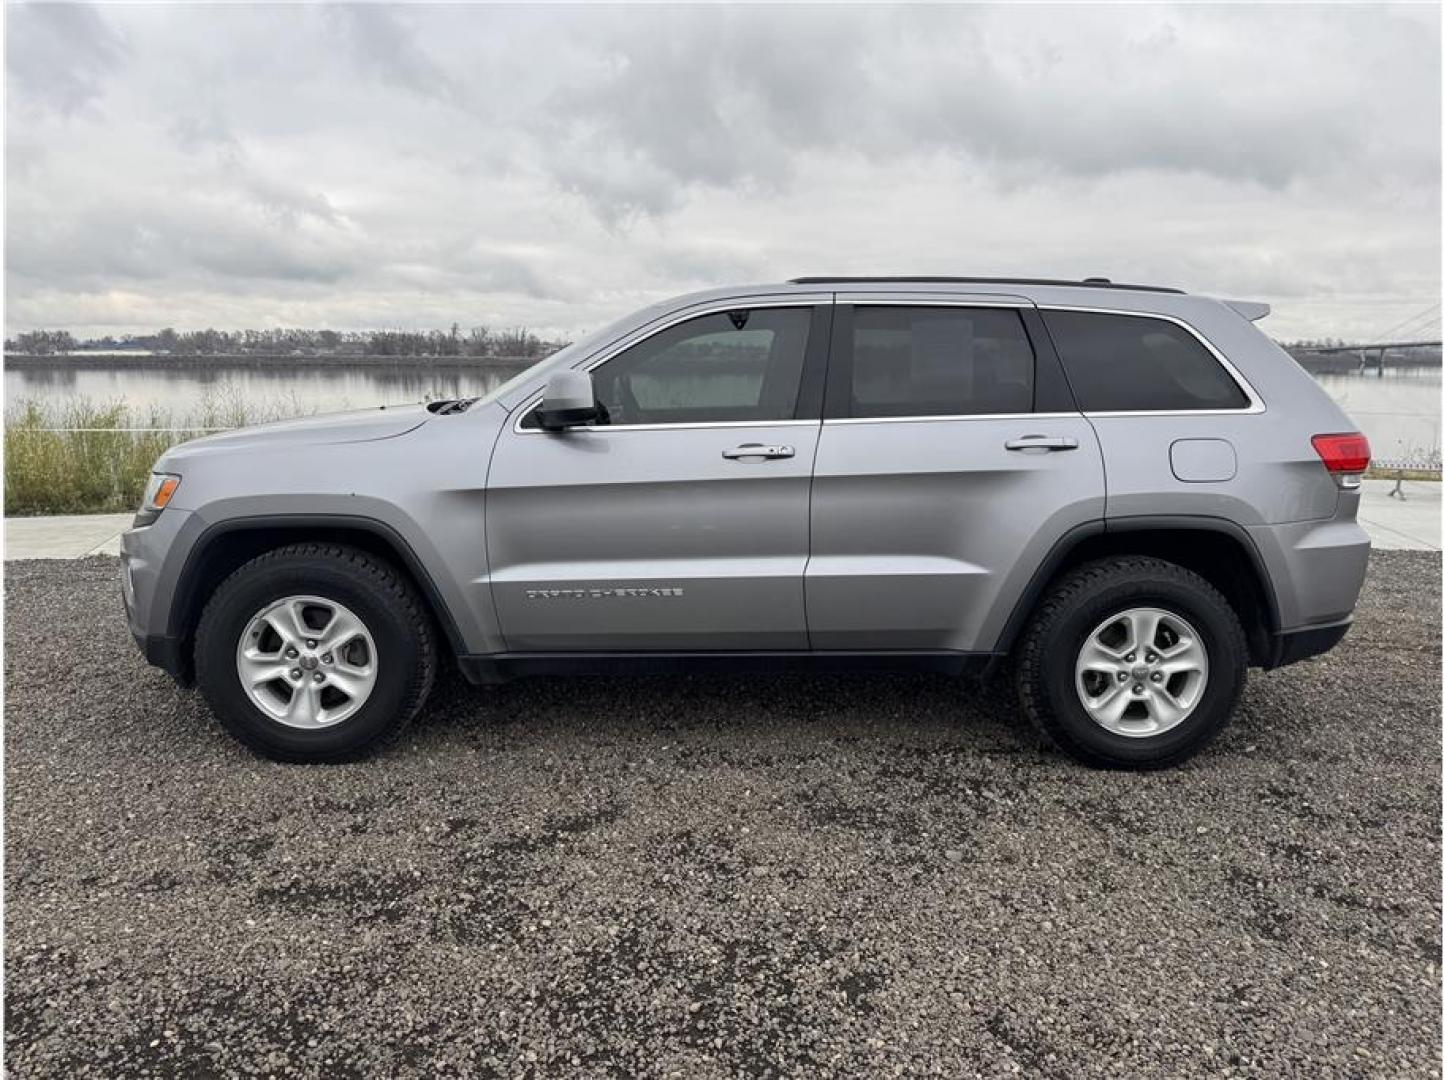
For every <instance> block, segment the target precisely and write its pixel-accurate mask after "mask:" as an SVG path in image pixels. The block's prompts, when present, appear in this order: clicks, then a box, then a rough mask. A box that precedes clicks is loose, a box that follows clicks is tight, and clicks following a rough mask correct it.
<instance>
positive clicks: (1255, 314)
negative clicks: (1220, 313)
mask: <svg viewBox="0 0 1444 1080" xmlns="http://www.w3.org/2000/svg"><path fill="white" fill-rule="evenodd" d="M1224 303H1225V304H1227V305H1228V306H1229V307H1231V308H1233V309H1234V311H1237V312H1238V313H1239V314H1240V315H1242V316H1243V317H1244V318H1245V319H1247V320H1248V321H1249V322H1258V321H1259V320H1260V319H1262V318H1263V317H1264V316H1265V315H1267V314H1268V313H1269V312H1270V311H1271V310H1273V309H1272V308H1270V307H1269V306H1268V305H1267V304H1264V303H1260V302H1259V301H1257V300H1225V301H1224Z"/></svg>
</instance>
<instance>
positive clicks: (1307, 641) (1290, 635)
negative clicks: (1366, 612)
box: [1264, 618, 1354, 670]
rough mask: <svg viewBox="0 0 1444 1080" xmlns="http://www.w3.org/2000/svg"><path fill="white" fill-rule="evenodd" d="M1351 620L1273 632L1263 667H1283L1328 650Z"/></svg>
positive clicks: (1345, 630) (1341, 635)
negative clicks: (1270, 645) (1271, 642)
mask: <svg viewBox="0 0 1444 1080" xmlns="http://www.w3.org/2000/svg"><path fill="white" fill-rule="evenodd" d="M1353 622H1354V620H1353V619H1352V618H1348V619H1344V620H1343V621H1341V622H1336V623H1329V624H1328V625H1327V626H1307V627H1305V628H1304V629H1302V630H1287V631H1284V632H1282V633H1276V634H1274V635H1273V647H1272V649H1271V651H1270V653H1269V659H1268V662H1267V663H1266V664H1264V667H1265V669H1270V670H1271V669H1273V668H1279V667H1284V666H1285V665H1288V664H1295V663H1298V662H1299V661H1300V660H1307V659H1308V658H1309V657H1311V656H1318V655H1320V654H1322V653H1326V652H1328V651H1329V650H1330V649H1332V648H1333V647H1334V646H1335V645H1337V644H1338V643H1339V642H1340V641H1342V640H1343V638H1344V635H1345V634H1347V633H1348V632H1349V627H1350V626H1352V625H1353Z"/></svg>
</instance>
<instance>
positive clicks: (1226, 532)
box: [996, 515, 1280, 667]
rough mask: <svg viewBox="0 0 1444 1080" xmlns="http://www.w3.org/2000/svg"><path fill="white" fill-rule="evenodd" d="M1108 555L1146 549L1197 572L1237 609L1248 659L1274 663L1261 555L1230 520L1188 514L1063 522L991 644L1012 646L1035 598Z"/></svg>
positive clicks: (1273, 600) (1275, 627) (1272, 612)
mask: <svg viewBox="0 0 1444 1080" xmlns="http://www.w3.org/2000/svg"><path fill="white" fill-rule="evenodd" d="M1109 555H1152V556H1154V557H1156V558H1160V559H1164V560H1165V561H1167V562H1171V563H1175V564H1176V565H1178V566H1182V567H1184V568H1185V569H1188V570H1192V571H1193V572H1194V573H1196V574H1198V575H1199V576H1200V577H1202V578H1204V579H1205V580H1206V581H1208V582H1209V583H1210V584H1211V585H1213V586H1214V587H1215V588H1216V589H1218V590H1219V592H1221V593H1223V595H1224V597H1225V598H1226V599H1227V600H1228V602H1229V604H1230V606H1232V607H1233V609H1234V612H1235V613H1236V614H1237V615H1238V617H1239V622H1240V623H1241V624H1242V625H1243V629H1244V637H1245V639H1246V640H1247V642H1248V652H1249V662H1250V664H1252V665H1255V666H1259V667H1270V666H1273V663H1274V659H1273V658H1274V654H1275V649H1276V646H1275V635H1276V634H1277V633H1278V631H1279V627H1280V622H1279V605H1278V598H1277V596H1275V594H1274V590H1273V586H1272V584H1271V579H1270V577H1269V574H1268V570H1267V567H1266V565H1265V563H1264V560H1263V556H1262V555H1261V554H1260V553H1259V550H1258V547H1257V546H1256V545H1255V544H1254V541H1253V538H1252V537H1250V536H1249V535H1248V533H1247V531H1245V530H1244V529H1243V528H1242V527H1241V526H1239V525H1237V524H1236V523H1234V522H1232V521H1229V520H1228V519H1226V518H1215V517H1206V516H1192V515H1156V516H1155V515H1144V516H1137V517H1124V518H1109V519H1107V520H1106V521H1094V522H1088V523H1085V524H1083V525H1078V526H1075V527H1074V528H1072V529H1070V530H1069V531H1068V532H1067V533H1065V534H1064V535H1063V536H1062V537H1060V538H1059V539H1058V541H1057V542H1056V543H1054V545H1053V547H1052V548H1051V549H1050V550H1049V552H1048V554H1047V556H1046V557H1045V558H1044V560H1043V562H1042V563H1041V564H1040V565H1039V566H1038V568H1037V570H1035V571H1034V573H1033V576H1032V578H1031V579H1029V581H1028V584H1027V586H1025V588H1024V590H1023V592H1022V594H1021V595H1020V596H1019V598H1018V599H1017V601H1016V602H1015V603H1014V605H1013V610H1012V613H1011V614H1010V615H1009V617H1008V620H1007V622H1006V623H1005V624H1004V626H1003V631H1002V633H1001V634H1000V635H999V638H998V642H997V645H996V651H997V652H998V653H1000V654H1002V653H1008V652H1010V651H1011V650H1012V649H1013V646H1014V645H1015V644H1016V643H1017V641H1018V638H1019V637H1020V636H1021V634H1022V632H1023V629H1024V627H1025V626H1027V624H1028V620H1029V619H1030V618H1031V617H1032V614H1033V612H1034V610H1036V608H1037V605H1038V603H1039V601H1040V600H1042V598H1043V597H1044V596H1045V595H1046V594H1047V592H1048V589H1049V588H1050V587H1051V586H1052V585H1053V583H1054V582H1056V581H1057V580H1058V579H1059V578H1060V577H1061V576H1062V575H1063V574H1065V573H1067V572H1068V571H1069V570H1071V569H1073V568H1074V567H1075V566H1078V565H1080V564H1082V563H1085V562H1089V561H1091V560H1093V559H1099V558H1106V557H1107V556H1109Z"/></svg>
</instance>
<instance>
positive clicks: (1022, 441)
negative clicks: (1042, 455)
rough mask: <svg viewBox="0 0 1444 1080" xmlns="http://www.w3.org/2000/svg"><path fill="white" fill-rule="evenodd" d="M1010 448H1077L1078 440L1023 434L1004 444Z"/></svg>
mask: <svg viewBox="0 0 1444 1080" xmlns="http://www.w3.org/2000/svg"><path fill="white" fill-rule="evenodd" d="M1003 446H1004V447H1006V448H1007V449H1009V450H1077V449H1078V440H1077V439H1072V438H1069V437H1068V436H1066V435H1065V436H1062V437H1058V438H1055V437H1053V436H1051V435H1022V436H1019V437H1018V438H1016V439H1009V440H1008V441H1007V442H1005V443H1004V444H1003Z"/></svg>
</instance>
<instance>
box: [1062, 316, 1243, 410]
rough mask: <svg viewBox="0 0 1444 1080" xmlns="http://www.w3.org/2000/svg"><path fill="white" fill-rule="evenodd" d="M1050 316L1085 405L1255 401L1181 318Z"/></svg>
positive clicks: (1219, 405) (1198, 405)
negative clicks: (1183, 324)
mask: <svg viewBox="0 0 1444 1080" xmlns="http://www.w3.org/2000/svg"><path fill="white" fill-rule="evenodd" d="M1043 318H1044V320H1046V322H1047V324H1048V332H1049V334H1051V335H1052V338H1053V344H1054V345H1055V346H1056V347H1057V349H1058V355H1059V356H1060V357H1061V358H1062V360H1063V367H1064V368H1065V369H1066V370H1067V372H1068V382H1069V383H1070V384H1072V387H1073V393H1074V395H1075V396H1076V397H1077V399H1078V407H1079V408H1080V409H1082V410H1083V411H1084V412H1142V411H1147V410H1168V411H1172V412H1176V411H1181V410H1190V409H1244V408H1247V407H1248V398H1247V397H1245V396H1244V392H1243V390H1241V389H1240V388H1239V385H1238V383H1236V382H1235V381H1234V380H1233V378H1232V377H1231V376H1230V375H1229V373H1228V372H1227V371H1225V370H1224V369H1223V367H1222V365H1220V364H1219V362H1218V361H1217V360H1216V359H1215V358H1214V357H1213V355H1212V354H1211V353H1210V352H1209V351H1208V350H1207V349H1206V348H1204V347H1203V344H1202V343H1201V342H1200V341H1199V340H1198V339H1197V338H1196V337H1194V336H1193V335H1192V334H1191V333H1189V332H1188V331H1187V330H1185V329H1184V328H1183V327H1181V326H1178V325H1177V324H1175V323H1171V322H1166V321H1164V320H1163V319H1150V318H1146V317H1143V316H1138V315H1109V314H1105V313H1102V312H1091V311H1044V312H1043Z"/></svg>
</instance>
